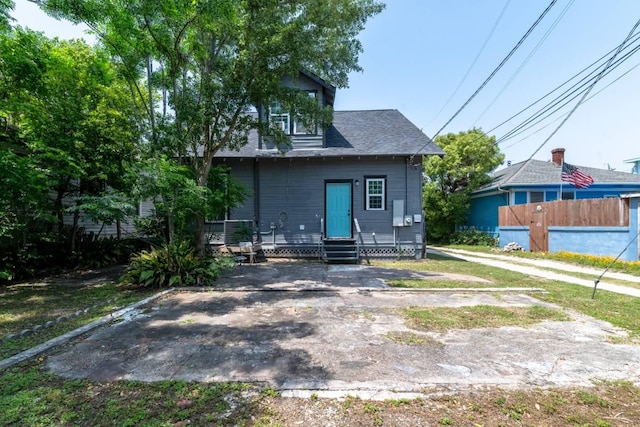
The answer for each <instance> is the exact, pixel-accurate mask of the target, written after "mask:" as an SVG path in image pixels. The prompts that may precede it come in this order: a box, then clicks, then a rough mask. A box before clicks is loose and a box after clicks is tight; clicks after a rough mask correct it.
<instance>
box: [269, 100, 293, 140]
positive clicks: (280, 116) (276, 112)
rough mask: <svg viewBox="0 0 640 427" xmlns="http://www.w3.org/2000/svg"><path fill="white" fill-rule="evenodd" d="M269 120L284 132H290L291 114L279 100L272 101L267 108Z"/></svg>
mask: <svg viewBox="0 0 640 427" xmlns="http://www.w3.org/2000/svg"><path fill="white" fill-rule="evenodd" d="M269 120H270V121H271V122H272V123H273V124H274V125H275V126H276V127H277V128H278V129H280V130H282V131H283V132H284V133H286V134H290V133H291V116H290V115H289V112H288V111H285V109H284V107H283V105H282V104H281V103H280V101H273V102H272V103H271V108H270V109H269Z"/></svg>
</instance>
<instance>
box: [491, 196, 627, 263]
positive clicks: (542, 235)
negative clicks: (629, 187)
mask: <svg viewBox="0 0 640 427" xmlns="http://www.w3.org/2000/svg"><path fill="white" fill-rule="evenodd" d="M499 223H500V227H510V226H521V227H528V230H529V250H530V251H532V252H548V251H549V227H558V226H559V227H628V226H629V200H628V199H618V198H608V199H585V200H562V201H553V202H546V203H527V204H525V205H509V206H501V207H500V209H499Z"/></svg>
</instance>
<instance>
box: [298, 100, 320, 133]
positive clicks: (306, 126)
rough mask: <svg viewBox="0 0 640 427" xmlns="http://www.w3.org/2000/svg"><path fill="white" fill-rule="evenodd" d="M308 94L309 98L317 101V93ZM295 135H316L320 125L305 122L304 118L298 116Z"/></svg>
mask: <svg viewBox="0 0 640 427" xmlns="http://www.w3.org/2000/svg"><path fill="white" fill-rule="evenodd" d="M307 94H308V95H309V98H311V99H313V100H314V102H317V101H316V91H315V90H312V91H308V92H307ZM293 133H294V134H295V135H316V134H317V133H318V125H317V124H316V123H315V122H314V121H311V122H306V123H305V122H303V120H302V117H300V116H296V119H295V120H294V121H293Z"/></svg>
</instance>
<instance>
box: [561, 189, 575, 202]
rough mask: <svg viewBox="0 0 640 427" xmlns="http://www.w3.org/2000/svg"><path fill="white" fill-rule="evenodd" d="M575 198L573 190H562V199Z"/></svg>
mask: <svg viewBox="0 0 640 427" xmlns="http://www.w3.org/2000/svg"><path fill="white" fill-rule="evenodd" d="M575 198H576V193H575V192H573V191H563V192H562V200H573V199H575Z"/></svg>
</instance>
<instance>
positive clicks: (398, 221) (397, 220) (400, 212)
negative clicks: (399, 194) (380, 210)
mask: <svg viewBox="0 0 640 427" xmlns="http://www.w3.org/2000/svg"><path fill="white" fill-rule="evenodd" d="M393 226H394V227H404V200H394V201H393Z"/></svg>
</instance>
